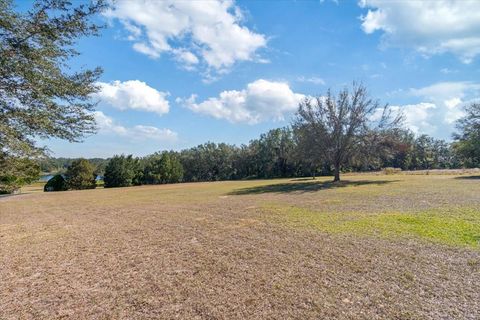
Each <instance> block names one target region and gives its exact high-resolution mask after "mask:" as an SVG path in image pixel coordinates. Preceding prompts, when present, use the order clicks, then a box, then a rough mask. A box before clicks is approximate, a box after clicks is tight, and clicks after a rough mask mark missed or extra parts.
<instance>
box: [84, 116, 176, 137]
mask: <svg viewBox="0 0 480 320" xmlns="http://www.w3.org/2000/svg"><path fill="white" fill-rule="evenodd" d="M94 116H95V121H96V122H97V126H98V128H99V131H100V132H103V133H114V134H116V135H118V136H122V137H127V138H130V139H131V140H134V141H145V140H156V141H162V142H174V141H176V140H177V137H178V134H177V133H176V132H174V131H172V130H170V129H160V128H157V127H152V126H144V125H136V126H133V127H130V128H128V127H124V126H122V125H120V124H117V123H116V121H115V120H113V119H112V118H111V117H109V116H107V115H105V114H104V113H103V112H101V111H95V112H94Z"/></svg>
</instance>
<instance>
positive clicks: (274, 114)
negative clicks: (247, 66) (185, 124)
mask: <svg viewBox="0 0 480 320" xmlns="http://www.w3.org/2000/svg"><path fill="white" fill-rule="evenodd" d="M196 98H197V97H196V96H195V95H192V96H191V97H190V98H188V99H177V103H181V104H183V105H184V106H186V107H187V108H189V109H190V110H192V111H194V112H197V113H202V114H206V115H209V116H212V117H214V118H217V119H226V120H228V121H230V122H233V123H240V122H243V123H249V124H255V123H259V122H262V121H266V120H274V121H276V120H283V119H284V117H285V116H286V115H287V114H289V113H293V112H294V111H296V110H297V108H298V104H299V103H300V101H301V100H302V99H304V98H305V96H304V95H303V94H299V93H295V92H293V91H292V89H290V87H289V85H288V84H287V83H285V82H272V81H267V80H263V79H259V80H256V81H254V82H252V83H249V84H248V85H247V87H246V88H245V89H243V90H240V91H238V90H230V91H223V92H221V93H220V95H219V97H213V98H209V99H207V100H205V101H203V102H200V103H197V102H196Z"/></svg>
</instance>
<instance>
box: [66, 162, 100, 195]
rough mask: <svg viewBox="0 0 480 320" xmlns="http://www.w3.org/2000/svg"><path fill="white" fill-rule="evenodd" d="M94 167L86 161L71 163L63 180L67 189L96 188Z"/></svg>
mask: <svg viewBox="0 0 480 320" xmlns="http://www.w3.org/2000/svg"><path fill="white" fill-rule="evenodd" d="M96 177H97V175H96V174H95V166H94V165H92V164H91V163H90V162H89V161H88V160H86V159H78V160H75V161H73V162H72V164H71V165H70V166H69V167H68V169H67V172H66V173H65V180H66V181H67V185H68V188H69V189H74V190H83V189H95V188H96V186H97V183H96Z"/></svg>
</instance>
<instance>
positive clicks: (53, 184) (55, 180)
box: [43, 174, 68, 192]
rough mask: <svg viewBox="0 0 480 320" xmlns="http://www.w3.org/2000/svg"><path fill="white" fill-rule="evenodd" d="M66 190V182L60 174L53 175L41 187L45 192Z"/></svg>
mask: <svg viewBox="0 0 480 320" xmlns="http://www.w3.org/2000/svg"><path fill="white" fill-rule="evenodd" d="M66 190H68V186H67V181H65V178H64V177H63V176H62V175H61V174H57V175H54V176H53V177H52V178H51V179H50V180H48V181H47V183H46V184H45V186H44V187H43V191H45V192H50V191H66Z"/></svg>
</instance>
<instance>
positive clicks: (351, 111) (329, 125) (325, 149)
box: [293, 84, 402, 181]
mask: <svg viewBox="0 0 480 320" xmlns="http://www.w3.org/2000/svg"><path fill="white" fill-rule="evenodd" d="M379 111H380V112H379ZM401 120H402V119H401V117H400V116H399V115H397V116H393V115H392V112H391V110H390V109H389V108H388V105H385V106H383V107H382V106H380V105H379V103H378V102H377V101H374V100H372V99H371V98H370V97H369V95H368V92H367V90H366V88H365V87H364V86H362V85H356V84H354V85H353V87H352V89H351V90H349V89H347V88H345V89H343V90H341V91H340V92H339V93H338V94H337V95H334V94H332V93H331V92H330V91H328V92H327V94H326V95H325V96H318V97H316V98H315V99H309V98H306V99H305V100H304V101H303V102H302V103H300V106H299V108H298V112H297V118H296V120H295V122H294V125H293V126H294V130H295V132H297V133H298V134H299V138H300V139H299V140H298V143H299V144H300V146H301V148H302V149H303V150H313V151H312V152H308V153H307V155H308V156H307V158H310V160H312V159H313V160H315V162H316V163H317V164H320V163H321V164H327V165H331V166H333V168H334V173H335V178H334V181H339V180H340V172H341V170H342V168H344V167H345V166H348V165H352V164H356V165H358V164H359V163H360V164H361V163H365V164H368V163H370V162H372V161H373V160H374V159H375V158H378V157H379V155H380V154H382V153H386V152H387V151H388V150H387V149H388V147H389V144H388V143H386V138H388V136H389V134H388V133H389V132H391V131H394V130H396V129H397V128H398V127H399V124H400V122H401ZM314 164H315V163H314Z"/></svg>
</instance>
